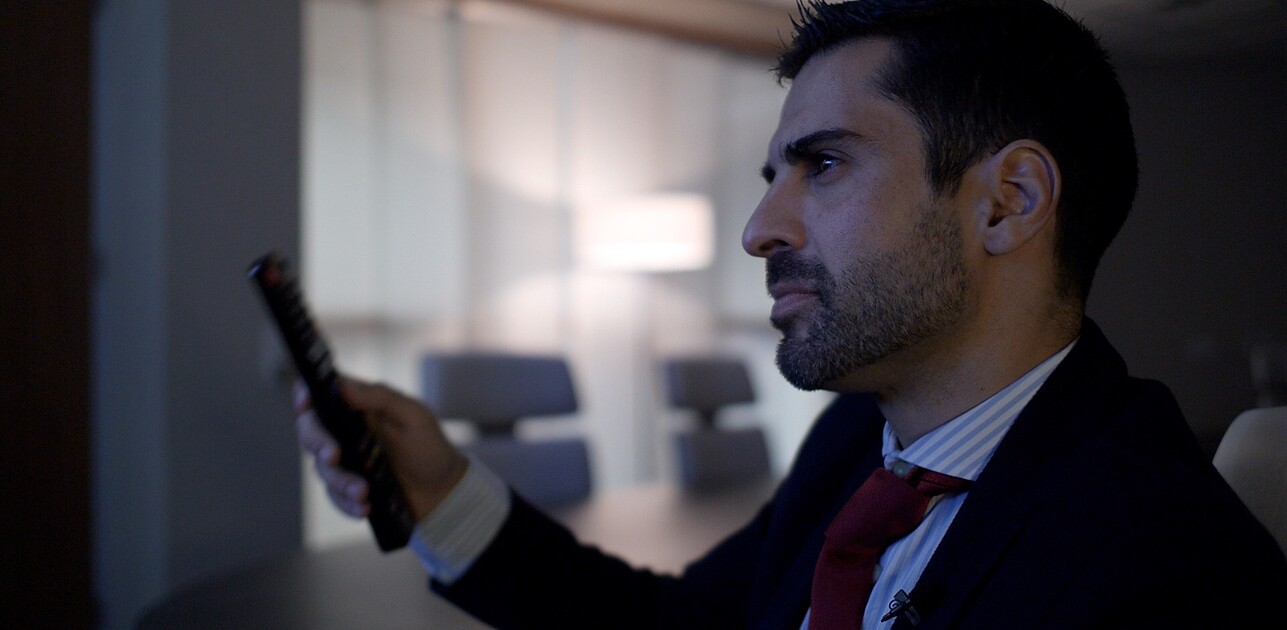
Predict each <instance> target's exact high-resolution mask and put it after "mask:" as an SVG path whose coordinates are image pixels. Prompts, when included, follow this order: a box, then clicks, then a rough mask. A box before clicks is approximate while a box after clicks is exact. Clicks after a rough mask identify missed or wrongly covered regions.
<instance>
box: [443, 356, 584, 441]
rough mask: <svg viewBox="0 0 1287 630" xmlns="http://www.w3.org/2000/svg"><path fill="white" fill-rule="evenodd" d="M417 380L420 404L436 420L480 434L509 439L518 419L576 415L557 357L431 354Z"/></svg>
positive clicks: (568, 377)
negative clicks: (453, 421) (466, 424)
mask: <svg viewBox="0 0 1287 630" xmlns="http://www.w3.org/2000/svg"><path fill="white" fill-rule="evenodd" d="M420 375H421V382H422V386H423V389H422V390H421V391H422V393H423V395H424V398H425V401H426V402H428V403H429V406H430V407H432V408H433V410H434V411H435V412H437V413H438V415H440V416H442V417H444V418H462V419H465V420H468V421H470V422H471V423H473V424H474V425H475V426H477V427H478V429H479V431H481V432H482V433H485V434H495V433H512V431H513V428H514V423H515V422H517V421H518V420H519V419H520V418H528V417H532V416H554V415H561V414H569V413H574V412H576V410H577V399H576V388H575V387H574V386H573V385H572V374H571V373H570V372H569V370H568V365H567V362H566V361H564V360H563V358H562V357H557V356H533V355H520V354H503V353H496V352H456V353H433V354H427V355H425V356H424V357H423V358H422V360H421V364H420Z"/></svg>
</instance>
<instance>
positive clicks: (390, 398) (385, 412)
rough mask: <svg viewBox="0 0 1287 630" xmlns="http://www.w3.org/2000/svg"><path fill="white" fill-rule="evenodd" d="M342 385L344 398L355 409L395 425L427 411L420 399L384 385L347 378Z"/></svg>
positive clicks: (399, 424)
mask: <svg viewBox="0 0 1287 630" xmlns="http://www.w3.org/2000/svg"><path fill="white" fill-rule="evenodd" d="M340 387H341V391H342V392H343V395H344V399H345V400H346V401H347V402H348V403H349V404H350V405H352V406H353V407H354V408H355V409H360V410H362V411H365V412H367V416H368V417H374V418H376V419H379V420H381V421H383V422H390V423H392V424H394V425H395V426H401V424H402V423H403V422H404V420H405V419H406V418H415V417H418V416H420V415H422V414H424V412H425V409H424V406H423V405H421V404H420V402H419V401H416V400H413V399H411V398H408V397H407V396H404V395H402V394H401V393H399V392H398V391H396V390H394V389H392V388H390V387H386V386H384V385H378V384H369V383H362V382H358V381H350V380H347V379H346V380H345V381H344V382H343V383H342V384H341V386H340Z"/></svg>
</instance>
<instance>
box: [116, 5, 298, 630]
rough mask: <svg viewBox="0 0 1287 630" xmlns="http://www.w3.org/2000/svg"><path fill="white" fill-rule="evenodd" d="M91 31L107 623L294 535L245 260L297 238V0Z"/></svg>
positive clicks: (120, 19) (289, 448)
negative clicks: (93, 41)
mask: <svg viewBox="0 0 1287 630" xmlns="http://www.w3.org/2000/svg"><path fill="white" fill-rule="evenodd" d="M94 28H95V49H94V74H95V76H94V99H95V103H94V118H95V119H94V140H93V142H94V156H93V157H94V164H95V166H94V168H95V174H94V192H93V195H94V202H93V203H94V208H93V213H94V226H93V230H94V247H95V259H96V260H95V267H96V268H95V278H94V313H93V315H94V331H93V353H94V366H93V368H94V381H95V382H94V420H93V422H94V428H93V432H94V445H93V449H94V463H93V465H94V470H93V474H94V481H93V484H94V485H93V492H94V499H93V503H94V505H93V508H94V530H95V541H94V542H95V558H94V564H95V583H96V591H97V596H98V597H99V599H100V602H101V604H102V611H101V612H102V618H103V622H104V624H103V625H104V626H105V627H112V628H115V627H127V626H129V625H132V623H133V621H134V620H135V619H136V617H137V615H138V614H139V613H140V611H142V610H143V609H144V608H145V607H146V606H147V605H149V604H152V603H154V602H155V601H156V600H157V599H158V598H160V597H163V596H164V595H166V594H167V593H170V592H172V591H173V590H175V589H177V588H180V587H182V586H183V585H186V584H189V583H192V582H193V581H196V580H199V579H201V578H204V577H208V576H211V575H215V574H218V573H221V572H224V571H227V570H229V569H232V568H236V567H240V566H244V565H245V564H247V563H250V562H253V561H256V560H259V559H262V558H265V557H267V556H269V555H272V554H275V553H279V552H283V551H286V550H289V549H293V548H296V547H298V545H299V541H300V523H299V519H300V515H299V511H300V507H299V506H300V499H299V493H300V490H299V483H300V480H299V459H298V455H297V446H296V444H295V438H294V429H293V422H292V414H291V411H290V400H289V391H288V389H286V388H283V385H282V384H281V383H280V382H275V381H274V380H273V379H271V378H269V377H268V376H267V374H266V372H268V370H266V369H265V363H266V358H265V347H268V346H269V345H270V344H271V343H272V342H273V341H275V340H273V339H272V338H271V337H270V336H269V331H268V330H266V329H265V323H266V321H267V320H266V319H265V316H264V313H263V309H262V307H261V306H260V305H259V304H258V303H257V302H256V301H255V296H254V294H253V293H252V292H251V290H250V287H249V285H248V283H247V281H246V280H245V275H244V271H245V269H246V266H247V264H248V263H249V262H250V261H251V260H252V258H253V257H254V256H256V255H257V254H259V253H261V252H263V251H265V250H267V249H270V248H280V249H282V250H283V251H285V252H286V253H287V254H289V255H292V256H294V255H295V254H297V252H298V239H299V225H298V221H299V219H298V216H299V188H300V187H299V155H300V147H299V92H300V87H299V85H300V63H299V58H300V8H299V3H298V2H297V1H295V0H236V1H230V0H133V1H127V0H104V1H102V2H100V3H98V6H97V13H96V16H95V25H94Z"/></svg>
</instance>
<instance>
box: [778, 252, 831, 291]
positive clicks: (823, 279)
mask: <svg viewBox="0 0 1287 630" xmlns="http://www.w3.org/2000/svg"><path fill="white" fill-rule="evenodd" d="M785 281H804V282H806V283H808V284H809V285H810V286H813V287H814V288H815V289H817V290H820V291H821V290H824V289H826V288H827V287H828V286H830V284H831V274H830V273H829V272H828V271H827V268H826V267H825V266H823V264H822V263H821V262H818V261H816V260H809V259H807V258H804V257H802V256H800V255H799V254H798V253H796V252H793V251H790V250H786V251H780V252H777V253H776V254H773V255H772V256H769V257H768V258H767V259H766V260H765V261H764V283H765V286H768V287H771V286H773V285H775V284H777V283H779V282H785Z"/></svg>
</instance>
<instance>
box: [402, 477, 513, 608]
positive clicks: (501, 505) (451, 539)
mask: <svg viewBox="0 0 1287 630" xmlns="http://www.w3.org/2000/svg"><path fill="white" fill-rule="evenodd" d="M509 510H510V495H509V487H508V486H506V485H505V482H504V481H501V479H500V477H497V476H496V473H493V472H492V471H491V470H489V469H488V468H487V467H486V466H484V465H483V464H482V463H481V462H479V461H478V460H476V459H474V458H472V457H470V458H469V468H468V469H467V470H466V471H465V476H464V477H462V478H461V479H460V482H459V483H457V484H456V487H455V488H452V490H451V492H450V493H449V494H448V495H447V498H446V499H443V502H442V503H441V504H439V505H438V507H437V508H436V509H434V511H433V512H430V513H429V515H428V516H426V517H425V518H424V520H421V521H420V522H419V523H417V524H416V529H415V532H414V534H413V535H412V536H411V541H410V547H411V549H412V550H414V551H415V552H416V555H417V556H418V557H419V558H420V563H421V564H423V565H424V567H425V571H427V572H428V573H429V576H430V577H432V578H433V579H435V580H437V581H439V582H442V583H443V584H451V583H453V582H455V581H456V580H457V579H459V578H460V576H462V575H464V574H465V572H466V571H468V570H469V567H470V566H472V565H473V563H474V561H475V560H477V559H478V556H480V555H482V553H483V551H484V550H486V549H487V545H490V544H491V542H492V539H493V538H495V537H496V533H497V532H499V531H500V528H501V525H503V524H504V523H505V519H506V518H508V517H509Z"/></svg>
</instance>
